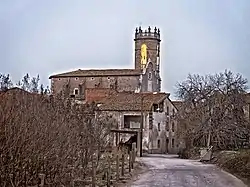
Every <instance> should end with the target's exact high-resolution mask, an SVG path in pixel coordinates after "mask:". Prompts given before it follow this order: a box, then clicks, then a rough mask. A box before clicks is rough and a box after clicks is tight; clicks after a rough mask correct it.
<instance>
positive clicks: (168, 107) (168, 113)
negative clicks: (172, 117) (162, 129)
mask: <svg viewBox="0 0 250 187" xmlns="http://www.w3.org/2000/svg"><path fill="white" fill-rule="evenodd" d="M167 115H169V106H167Z"/></svg>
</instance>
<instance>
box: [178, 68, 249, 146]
mask: <svg viewBox="0 0 250 187" xmlns="http://www.w3.org/2000/svg"><path fill="white" fill-rule="evenodd" d="M246 90H247V80H246V79H245V78H243V77H242V76H241V75H240V74H233V73H232V72H231V71H227V70H225V72H224V73H219V74H215V75H206V76H201V75H188V77H187V79H186V80H185V81H183V82H181V83H178V85H177V92H176V94H177V96H178V98H179V99H181V100H182V101H183V104H182V108H181V110H180V111H179V115H178V118H179V120H180V124H181V128H180V129H181V132H179V133H180V135H182V137H184V138H186V140H187V142H186V144H187V146H206V145H210V144H212V145H213V146H215V147H217V148H220V149H228V148H238V147H242V146H243V145H244V143H246V142H248V141H249V133H250V128H249V121H248V120H247V118H246V115H245V114H244V108H245V107H246V106H247V105H248V103H247V101H246Z"/></svg>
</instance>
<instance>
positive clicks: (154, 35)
mask: <svg viewBox="0 0 250 187" xmlns="http://www.w3.org/2000/svg"><path fill="white" fill-rule="evenodd" d="M134 42H135V62H134V64H135V68H134V69H132V68H131V69H102V70H97V69H90V70H82V69H78V70H75V71H72V72H66V73H61V74H56V75H52V76H50V77H49V78H50V79H51V90H52V93H53V94H57V93H60V92H65V90H67V91H68V93H67V94H69V95H71V97H77V98H78V99H82V100H84V99H85V90H86V89H88V88H111V89H115V90H117V91H137V92H140V91H141V92H147V91H149V92H159V91H161V78H160V42H161V40H160V30H159V29H157V28H155V29H154V30H153V31H152V30H151V28H150V27H149V28H148V29H147V30H145V31H142V29H141V27H139V29H138V28H136V31H135V39H134Z"/></svg>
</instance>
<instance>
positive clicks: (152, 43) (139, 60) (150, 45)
mask: <svg viewBox="0 0 250 187" xmlns="http://www.w3.org/2000/svg"><path fill="white" fill-rule="evenodd" d="M134 41H135V69H141V70H142V72H143V74H142V80H141V91H147V92H159V91H161V78H160V42H161V39H160V29H159V28H158V29H157V28H156V27H155V28H154V29H151V27H148V29H146V30H145V31H143V30H142V29H141V27H139V28H136V30H135V39H134Z"/></svg>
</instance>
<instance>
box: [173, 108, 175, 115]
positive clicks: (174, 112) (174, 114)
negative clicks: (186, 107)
mask: <svg viewBox="0 0 250 187" xmlns="http://www.w3.org/2000/svg"><path fill="white" fill-rule="evenodd" d="M174 115H175V110H174V108H173V116H174Z"/></svg>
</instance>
